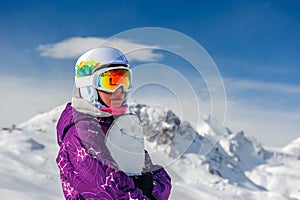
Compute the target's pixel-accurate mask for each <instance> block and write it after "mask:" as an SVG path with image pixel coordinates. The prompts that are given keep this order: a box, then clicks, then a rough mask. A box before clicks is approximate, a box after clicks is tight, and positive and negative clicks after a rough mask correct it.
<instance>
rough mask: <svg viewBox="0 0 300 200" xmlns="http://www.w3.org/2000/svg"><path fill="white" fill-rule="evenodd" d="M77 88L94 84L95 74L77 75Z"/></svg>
mask: <svg viewBox="0 0 300 200" xmlns="http://www.w3.org/2000/svg"><path fill="white" fill-rule="evenodd" d="M75 84H76V87H77V88H82V87H87V86H93V76H84V77H75Z"/></svg>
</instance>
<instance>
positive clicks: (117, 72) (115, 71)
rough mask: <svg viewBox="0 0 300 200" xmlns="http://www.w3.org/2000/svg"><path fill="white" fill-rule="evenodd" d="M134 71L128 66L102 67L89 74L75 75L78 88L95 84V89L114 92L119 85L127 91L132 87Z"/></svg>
mask: <svg viewBox="0 0 300 200" xmlns="http://www.w3.org/2000/svg"><path fill="white" fill-rule="evenodd" d="M131 82H132V71H131V70H130V69H129V68H127V67H122V66H118V67H111V68H105V69H100V70H98V71H96V72H95V73H93V74H92V75H89V76H84V77H75V84H76V87H77V88H81V87H86V86H93V87H94V88H95V89H98V90H101V91H104V92H109V93H112V92H114V91H116V90H117V89H118V88H119V87H123V89H124V91H125V92H127V91H129V89H130V88H131Z"/></svg>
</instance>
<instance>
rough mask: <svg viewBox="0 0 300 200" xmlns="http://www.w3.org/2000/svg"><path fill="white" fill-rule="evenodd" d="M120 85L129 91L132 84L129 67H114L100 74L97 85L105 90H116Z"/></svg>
mask: <svg viewBox="0 0 300 200" xmlns="http://www.w3.org/2000/svg"><path fill="white" fill-rule="evenodd" d="M120 85H122V86H123V87H124V89H125V90H126V91H127V90H128V89H129V88H130V86H131V73H130V71H129V70H128V69H112V70H108V71H105V72H103V73H102V74H100V75H99V77H98V81H97V87H98V88H99V89H104V90H105V91H114V90H115V89H117V88H118V87H119V86H120Z"/></svg>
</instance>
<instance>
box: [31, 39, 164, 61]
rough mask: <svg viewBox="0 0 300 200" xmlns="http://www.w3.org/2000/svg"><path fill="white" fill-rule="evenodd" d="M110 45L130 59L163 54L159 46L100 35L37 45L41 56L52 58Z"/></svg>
mask: <svg viewBox="0 0 300 200" xmlns="http://www.w3.org/2000/svg"><path fill="white" fill-rule="evenodd" d="M101 45H104V46H110V47H115V48H117V49H119V50H121V51H122V52H123V53H124V54H125V55H126V57H127V58H128V59H129V60H130V61H134V60H135V61H158V60H160V59H161V58H162V57H163V56H162V54H159V53H155V52H154V50H155V49H157V48H158V47H157V46H150V45H145V44H140V43H137V42H134V41H131V40H127V39H121V38H114V39H110V40H107V38H100V37H72V38H68V39H65V40H63V41H60V42H58V43H53V44H42V45H39V46H38V47H37V50H38V51H40V55H41V56H45V57H51V58H58V59H63V58H78V57H79V56H80V55H81V54H82V53H84V52H86V51H88V50H90V49H92V48H95V47H98V46H101Z"/></svg>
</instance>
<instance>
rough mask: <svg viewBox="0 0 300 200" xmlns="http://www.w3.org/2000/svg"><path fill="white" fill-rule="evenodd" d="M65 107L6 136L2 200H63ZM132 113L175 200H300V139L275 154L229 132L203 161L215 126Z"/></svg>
mask: <svg viewBox="0 0 300 200" xmlns="http://www.w3.org/2000/svg"><path fill="white" fill-rule="evenodd" d="M64 107H65V105H62V106H59V107H57V108H54V109H53V110H51V111H49V112H47V113H43V114H39V115H37V116H35V117H33V118H32V119H30V120H28V121H27V122H25V123H23V124H20V125H18V126H16V127H14V128H13V129H11V130H3V131H2V132H0V160H1V162H0V176H1V179H0V194H1V199H4V200H6V199H21V200H29V199H30V200H34V199H50V200H52V199H53V200H54V199H56V200H57V199H64V197H63V194H62V190H61V184H60V180H59V170H58V168H57V166H56V162H55V159H56V156H57V152H58V145H57V143H56V130H55V127H56V123H57V119H58V117H59V116H60V113H61V112H62V110H63V109H64ZM130 110H131V112H134V113H136V114H137V115H138V116H139V118H140V119H141V121H142V124H143V127H144V132H145V135H146V148H147V150H148V151H149V152H150V155H151V157H152V160H153V161H154V162H156V163H159V164H162V165H164V166H165V168H166V170H167V171H168V173H169V174H170V176H171V177H172V185H173V188H172V193H171V198H170V199H173V200H179V199H180V200H182V199H195V200H196V199H222V200H223V199H270V200H276V199H278V200H279V199H280V200H282V199H300V138H298V139H296V140H295V141H293V142H291V143H290V144H289V145H287V146H286V147H284V148H282V149H271V148H265V147H262V146H261V145H260V144H259V143H258V142H257V141H255V140H254V139H252V138H249V137H247V135H246V134H245V133H244V132H237V133H232V132H231V131H230V130H229V129H228V128H224V129H223V134H222V135H221V136H220V138H219V140H218V142H217V143H216V144H215V145H214V146H213V148H212V150H211V151H210V152H209V153H208V154H207V155H205V156H204V155H202V154H201V145H203V144H206V143H208V142H210V136H211V137H214V136H215V135H216V133H215V132H214V128H213V127H215V124H212V123H209V122H208V121H207V120H203V121H202V124H201V127H198V131H196V130H194V128H193V127H192V126H191V125H190V124H189V123H188V122H184V121H181V120H180V119H179V118H178V117H177V116H176V115H175V114H174V113H173V112H172V111H170V110H168V109H167V108H165V107H161V106H157V105H156V106H147V105H141V104H134V105H131V106H130ZM262 134H263V133H262ZM199 152H200V153H199Z"/></svg>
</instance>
